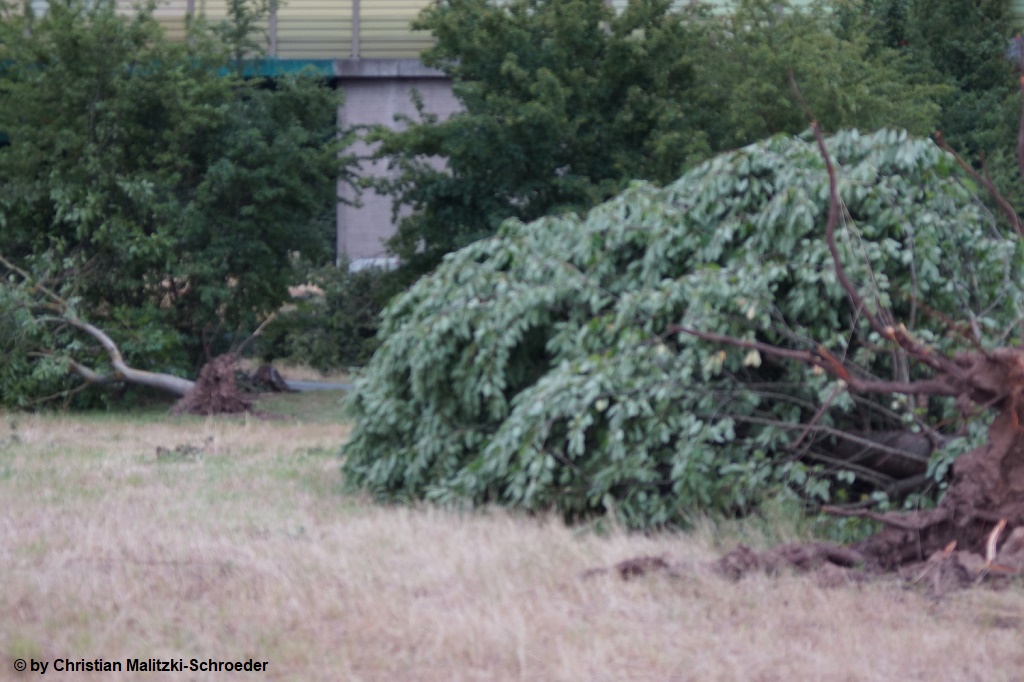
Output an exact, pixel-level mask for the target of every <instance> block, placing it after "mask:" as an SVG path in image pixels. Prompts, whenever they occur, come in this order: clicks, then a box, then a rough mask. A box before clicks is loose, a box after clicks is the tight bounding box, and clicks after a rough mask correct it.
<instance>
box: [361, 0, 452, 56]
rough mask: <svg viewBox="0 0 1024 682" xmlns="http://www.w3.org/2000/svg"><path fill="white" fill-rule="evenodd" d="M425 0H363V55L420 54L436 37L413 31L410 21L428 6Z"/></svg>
mask: <svg viewBox="0 0 1024 682" xmlns="http://www.w3.org/2000/svg"><path fill="white" fill-rule="evenodd" d="M428 4H429V2H426V1H425V0H362V1H361V2H360V11H359V45H360V49H359V56H360V57H367V58H374V57H418V56H419V54H420V52H422V51H423V50H425V49H426V48H428V47H430V46H431V45H432V44H433V42H434V39H433V37H431V35H430V34H429V33H426V32H422V31H415V32H414V31H413V30H412V27H411V26H410V24H412V21H413V20H414V19H415V18H416V17H417V16H418V15H419V13H420V12H421V11H422V10H423V8H424V7H426V6H427V5H428Z"/></svg>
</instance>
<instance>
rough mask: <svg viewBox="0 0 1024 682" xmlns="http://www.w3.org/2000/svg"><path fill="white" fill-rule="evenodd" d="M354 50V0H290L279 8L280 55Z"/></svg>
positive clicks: (340, 53) (336, 55)
mask: <svg viewBox="0 0 1024 682" xmlns="http://www.w3.org/2000/svg"><path fill="white" fill-rule="evenodd" d="M351 54H352V0H290V2H287V3H282V4H281V6H280V7H279V8H278V10H277V56H278V57H280V58H281V59H327V58H335V59H337V58H341V57H348V56H350V55H351Z"/></svg>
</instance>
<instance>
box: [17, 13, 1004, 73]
mask: <svg viewBox="0 0 1024 682" xmlns="http://www.w3.org/2000/svg"><path fill="white" fill-rule="evenodd" d="M704 2H706V3H708V4H711V5H714V6H715V8H716V11H719V12H727V11H729V9H730V8H731V7H734V6H735V4H736V0H704ZM790 2H791V4H794V5H805V6H810V5H811V4H812V0H790ZM30 3H31V6H32V9H33V11H34V12H35V13H36V15H37V16H39V15H41V14H42V13H44V12H45V9H46V7H47V5H48V4H49V3H48V0H30ZM280 3H281V4H280V7H279V9H278V14H277V30H276V38H277V41H276V45H277V52H276V56H278V57H280V58H282V59H339V58H345V57H351V56H359V57H366V58H388V57H418V56H419V54H420V52H422V51H423V50H424V49H426V48H427V47H429V46H430V45H431V44H432V43H433V38H432V37H431V36H430V35H429V34H426V33H422V32H419V31H417V32H413V31H412V30H411V27H410V24H411V22H412V21H413V20H414V19H415V18H416V16H417V15H418V14H419V13H420V11H422V10H423V8H424V7H426V6H427V5H429V4H430V0H359V5H360V21H359V24H360V30H359V40H358V42H357V43H356V44H357V45H358V48H359V54H358V55H354V54H353V52H352V50H353V44H354V42H356V41H353V36H352V30H353V16H352V7H353V0H280ZM118 4H119V6H120V7H121V8H122V9H123V11H124V12H125V13H129V12H134V11H135V10H134V0H118ZM609 4H611V5H612V6H613V7H614V8H615V9H616V10H618V11H621V10H623V9H625V8H626V6H627V5H628V4H629V0H610V2H609ZM689 4H691V0H676V2H675V3H674V5H675V6H676V7H683V6H686V5H689ZM1011 4H1012V6H1013V8H1014V13H1015V14H1016V16H1017V17H1018V21H1019V23H1020V25H1021V26H1024V0H1011ZM187 7H188V0H164V1H163V2H161V3H160V4H159V5H158V6H157V9H156V12H155V14H156V18H157V19H158V20H159V21H160V23H161V24H162V25H163V27H164V30H165V31H167V34H168V35H169V36H170V37H171V38H174V39H184V37H185V15H186V13H187ZM194 7H195V11H196V13H197V14H199V13H201V14H204V15H205V16H206V17H207V19H209V20H211V21H220V20H221V19H223V18H224V17H225V16H227V0H194Z"/></svg>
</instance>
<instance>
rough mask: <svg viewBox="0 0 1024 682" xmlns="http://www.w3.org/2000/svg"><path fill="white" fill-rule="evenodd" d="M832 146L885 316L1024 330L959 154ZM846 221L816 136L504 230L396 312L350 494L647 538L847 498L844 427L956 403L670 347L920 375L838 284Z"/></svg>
mask: <svg viewBox="0 0 1024 682" xmlns="http://www.w3.org/2000/svg"><path fill="white" fill-rule="evenodd" d="M829 148H830V150H831V154H832V155H833V156H834V158H835V160H836V161H837V163H838V165H839V169H840V170H839V172H840V190H841V193H842V196H843V199H844V201H845V205H846V209H847V210H848V212H849V215H850V220H848V221H846V223H845V225H844V226H843V227H842V229H841V230H840V233H839V237H838V244H839V248H840V251H841V257H842V259H843V262H844V265H845V267H846V269H847V271H848V274H849V275H850V277H851V279H852V280H853V281H854V282H855V283H856V285H857V286H858V287H859V288H860V290H861V293H862V295H863V297H864V299H865V300H866V301H867V302H868V304H869V305H871V306H873V307H875V308H876V309H878V308H885V309H886V310H888V311H889V313H890V314H892V315H893V318H894V319H896V320H902V321H903V322H905V323H906V325H907V326H908V328H910V329H911V330H912V332H913V333H914V334H915V335H916V336H917V338H919V339H921V340H923V341H924V342H926V343H929V344H932V345H934V347H936V348H938V349H942V350H944V351H952V350H954V349H955V348H956V347H957V346H958V345H960V344H962V343H964V341H963V339H962V337H961V336H959V335H955V334H949V333H947V331H948V330H947V327H946V323H945V321H944V320H946V319H952V320H975V321H976V323H977V325H978V326H979V327H980V328H981V329H982V330H984V332H985V333H988V334H992V335H993V336H998V335H1000V334H1002V333H1003V332H1004V330H1012V329H1016V327H1015V326H1014V325H1016V323H1017V321H1018V320H1019V319H1020V318H1021V314H1022V312H1024V311H1022V310H1021V302H1022V301H1024V298H1022V293H1024V292H1022V291H1021V284H1020V283H1021V282H1022V281H1024V279H1022V275H1024V272H1022V267H1021V266H1022V262H1021V255H1022V253H1021V247H1020V245H1019V242H1018V241H1017V240H1015V239H1012V238H1009V237H1004V236H1003V235H1002V234H1000V233H999V232H998V231H997V230H996V228H995V227H994V224H993V219H992V217H991V215H990V214H989V213H988V212H987V211H986V210H985V208H984V207H983V206H982V205H981V204H980V202H979V201H978V200H976V199H975V197H974V194H973V188H972V187H970V186H969V185H968V184H967V183H966V182H965V181H964V179H963V178H962V176H961V174H960V172H959V170H958V167H957V165H956V163H955V162H954V160H953V159H952V158H950V157H949V156H948V155H946V154H944V153H943V152H941V151H940V150H939V149H938V148H937V147H936V146H935V145H934V144H933V143H931V142H929V141H923V140H918V139H914V138H910V137H908V136H907V135H906V134H905V133H898V132H893V131H888V130H883V131H880V132H878V133H875V134H872V135H861V134H858V133H857V132H854V131H850V132H842V133H840V134H837V135H835V136H834V137H832V138H831V139H830V140H829ZM827 207H828V181H827V175H826V173H825V170H824V164H823V161H822V159H821V157H820V156H819V154H818V151H817V149H816V147H815V145H814V143H813V141H808V140H805V139H799V138H793V137H790V136H777V137H774V138H772V139H770V140H768V141H766V142H763V143H759V144H756V145H753V146H750V147H747V148H744V149H741V150H739V151H736V152H732V153H728V154H725V155H721V156H718V157H716V158H714V159H713V160H711V161H709V162H707V163H705V164H703V165H701V166H699V167H697V168H695V169H694V170H692V171H690V172H688V173H687V174H685V175H684V176H683V177H682V178H680V179H679V180H678V181H677V182H675V183H673V184H671V185H670V186H668V187H666V188H665V189H656V188H655V187H653V186H651V185H649V184H644V183H637V184H634V185H633V186H631V187H630V188H629V189H628V190H627V191H626V192H624V193H623V194H621V195H620V196H618V197H616V198H615V199H613V200H611V201H609V202H607V203H605V204H603V205H601V206H598V207H597V208H595V209H593V210H592V211H590V212H589V214H587V215H586V217H584V218H581V217H577V216H575V215H563V216H557V217H548V218H543V219H541V220H537V221H535V222H532V223H529V224H523V223H521V222H519V221H515V220H512V221H508V222H506V223H505V224H504V225H503V226H502V227H501V229H500V230H499V232H498V234H497V235H496V236H495V237H492V238H489V239H484V240H480V241H478V242H476V243H474V244H471V245H470V246H467V247H465V248H464V249H462V250H460V251H458V252H456V253H454V254H451V255H449V256H448V257H446V258H445V260H444V262H443V264H442V265H441V266H440V267H439V268H438V269H437V270H436V271H435V272H434V273H433V274H431V275H428V276H426V277H424V278H422V279H421V280H420V281H418V282H417V283H416V285H415V286H413V287H412V288H411V289H410V290H409V291H408V292H407V293H405V294H404V295H402V296H400V297H398V298H397V299H395V300H394V301H393V302H392V303H391V305H390V306H389V307H388V308H387V310H386V311H385V314H384V317H383V322H382V331H381V347H380V349H379V350H378V351H377V353H376V355H375V356H374V358H373V360H372V362H371V363H370V364H369V366H368V367H367V369H366V372H365V376H364V377H363V378H362V379H360V380H359V381H358V383H357V384H356V390H355V393H354V396H353V399H352V403H351V404H352V409H353V412H354V414H355V416H356V417H357V419H358V422H357V425H356V427H355V430H354V432H353V434H352V437H351V440H350V441H349V442H348V444H347V445H346V446H345V448H344V454H345V463H344V471H345V475H346V479H347V481H348V482H349V484H350V485H352V486H355V487H358V488H362V489H365V490H368V491H370V492H371V493H373V494H374V495H376V496H378V497H380V498H382V499H399V500H401V499H421V498H425V499H429V500H434V501H437V502H441V503H445V504H452V505H459V504H483V503H499V504H504V505H509V506H513V507H519V508H524V509H529V510H541V509H548V508H555V509H558V510H559V511H560V512H562V513H563V514H564V515H565V516H566V517H568V518H579V517H583V516H587V515H591V514H595V513H602V512H612V513H614V514H615V515H616V517H617V518H618V519H619V520H620V521H621V522H622V523H624V524H625V525H627V526H629V527H634V528H641V527H650V526H656V525H661V524H685V523H686V521H687V519H688V518H691V517H692V514H694V513H695V512H735V511H743V510H747V509H750V508H751V507H753V506H755V505H757V504H758V503H759V502H760V501H761V500H762V499H764V498H765V497H767V496H772V495H775V494H777V493H781V492H783V491H786V490H790V489H792V490H796V491H799V492H800V493H801V494H802V495H803V496H804V497H805V498H809V499H812V500H816V501H828V500H829V499H830V496H831V495H832V488H831V487H830V482H829V479H828V478H827V477H823V474H826V473H829V472H828V471H826V470H825V469H824V468H823V466H822V464H821V462H823V461H825V460H824V459H821V458H818V457H817V455H822V456H825V455H827V453H828V452H829V450H830V447H831V445H832V442H831V435H830V434H829V431H828V430H829V429H837V430H842V429H844V428H864V427H865V425H870V426H871V427H872V428H877V429H883V430H884V429H887V428H889V429H894V428H903V427H904V426H905V425H904V422H905V421H907V420H909V421H910V422H913V421H914V419H915V418H919V419H925V420H928V421H931V422H933V423H936V422H938V421H940V420H943V419H946V418H948V417H951V416H953V415H954V414H955V406H954V405H953V403H952V401H946V400H940V399H936V400H934V401H933V402H932V403H931V404H930V405H929V409H928V410H927V411H926V413H925V414H923V415H918V416H916V417H915V415H914V414H913V413H912V411H911V409H910V407H909V406H908V405H907V404H906V403H905V402H900V401H899V399H896V402H894V398H893V397H892V396H879V397H870V396H868V397H863V396H851V395H849V394H847V393H845V392H843V391H841V390H840V389H841V386H840V385H839V384H837V382H836V381H834V380H832V379H830V378H829V377H828V376H827V375H824V374H821V373H817V374H816V373H814V372H812V371H810V370H809V369H808V368H806V367H804V366H802V365H800V364H798V363H795V362H788V361H784V360H780V359H777V358H772V357H766V356H761V355H759V354H758V353H756V352H753V351H749V350H746V349H742V348H737V347H734V346H723V345H720V344H717V343H713V342H711V341H706V340H701V339H698V338H696V337H694V336H691V335H687V334H678V335H669V334H666V329H667V328H668V326H669V325H671V324H681V325H683V326H685V327H688V328H692V329H696V330H700V331H703V332H709V333H718V334H727V335H729V336H732V337H735V338H738V339H748V340H751V339H756V340H759V341H762V342H765V343H769V344H775V345H778V346H781V347H786V348H800V349H815V348H818V344H820V345H821V347H824V348H826V349H829V350H830V351H831V352H833V353H834V354H836V355H837V356H840V355H841V356H843V357H844V358H845V360H846V362H847V363H850V364H852V365H854V366H856V367H858V368H859V370H858V371H861V372H864V373H865V375H875V376H878V377H885V378H890V379H891V378H898V377H901V376H903V374H902V373H903V372H905V371H906V368H905V366H904V365H902V364H901V363H900V362H898V359H899V358H898V357H894V356H893V354H892V353H891V352H890V351H888V350H886V349H885V347H884V343H883V342H882V341H881V340H880V339H878V338H877V335H874V334H873V333H871V332H870V330H869V329H867V327H866V325H865V323H864V321H863V318H862V317H860V316H858V315H856V314H855V313H854V311H851V310H850V308H849V305H848V302H847V298H846V296H845V294H844V292H843V291H842V289H841V287H840V286H839V285H838V283H837V280H836V275H835V270H834V268H833V267H832V261H831V258H830V255H829V252H828V248H827V245H826V242H825V235H824V223H825V215H826V213H827ZM919 301H925V302H927V305H928V311H929V312H928V313H925V312H924V308H922V307H921V306H919V305H918V303H917V302H919ZM910 372H911V374H910V378H913V377H915V376H917V375H916V374H915V373H914V372H915V370H913V369H911V370H910ZM825 404H827V407H826V408H822V405H825ZM819 409H820V410H821V414H820V415H819V416H817V417H815V415H817V414H818V412H819ZM812 420H815V421H814V424H815V425H814V427H813V428H809V429H808V428H807V427H805V424H807V423H808V422H810V421H812ZM951 421H953V422H955V421H956V420H955V419H953V420H951ZM947 423H948V422H947ZM946 428H950V427H948V426H947V427H946ZM805 430H807V431H808V432H807V434H806V435H805V437H804V438H803V440H802V445H801V448H800V449H799V450H798V451H793V450H791V449H790V446H791V444H792V443H793V442H794V441H795V440H796V439H797V437H798V436H799V435H800V434H801V433H803V432H804V431H805ZM803 455H807V456H806V457H805V456H803ZM841 477H842V478H843V479H844V480H845V481H847V482H849V481H853V480H855V479H856V478H857V477H856V476H854V475H853V474H852V473H851V472H845V473H842V474H841ZM857 483H858V484H860V483H863V482H862V481H859V480H858V481H857Z"/></svg>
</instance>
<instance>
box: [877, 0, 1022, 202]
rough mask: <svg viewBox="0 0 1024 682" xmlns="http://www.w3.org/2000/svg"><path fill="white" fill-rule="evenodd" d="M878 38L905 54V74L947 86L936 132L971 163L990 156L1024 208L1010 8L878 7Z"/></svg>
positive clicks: (909, 3)
mask: <svg viewBox="0 0 1024 682" xmlns="http://www.w3.org/2000/svg"><path fill="white" fill-rule="evenodd" d="M869 5H870V10H871V14H872V16H873V18H874V20H875V27H874V29H873V34H874V37H875V40H876V42H877V43H879V44H880V45H884V46H885V47H887V48H893V49H895V50H897V51H898V52H899V54H900V57H901V60H902V62H903V65H904V70H905V71H907V72H908V73H909V74H911V75H916V76H917V77H918V78H920V79H925V80H928V81H930V82H935V83H943V84H945V85H946V86H947V89H946V91H945V92H944V93H943V94H941V95H940V97H939V98H938V100H937V101H938V102H939V104H940V105H941V114H940V117H939V121H938V125H937V128H938V129H939V130H941V131H942V132H943V135H944V136H945V138H946V140H947V141H948V142H949V144H950V145H951V146H952V147H953V148H954V149H957V150H958V151H960V152H961V153H962V154H963V155H964V156H965V157H967V158H969V159H977V158H978V157H979V156H980V155H983V154H984V155H987V157H988V165H989V167H990V170H991V172H992V174H993V176H994V177H995V178H996V179H997V181H998V182H999V184H1000V186H1001V187H1002V190H1003V191H1004V192H1006V193H1007V194H1008V195H1009V196H1010V197H1011V198H1012V199H1013V200H1014V203H1015V204H1017V205H1018V206H1021V205H1024V203H1022V200H1024V195H1022V194H1021V190H1020V178H1019V177H1018V173H1017V171H1016V166H1017V161H1016V139H1017V128H1018V121H1019V118H1020V95H1019V93H1018V88H1017V87H1016V86H1017V82H1016V79H1015V78H1014V71H1015V70H1016V69H1017V68H1018V67H1019V66H1022V65H1024V61H1022V55H1021V54H1020V49H1021V48H1020V47H1014V46H1013V44H1012V43H1011V37H1012V36H1013V35H1014V33H1015V32H1016V31H1017V30H1018V29H1019V28H1020V19H1019V18H1018V17H1015V16H1014V13H1013V5H1012V3H1011V2H1010V1H1009V0H985V2H976V1H975V0H929V1H928V2H923V1H922V0H874V1H873V2H871V3H869Z"/></svg>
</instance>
